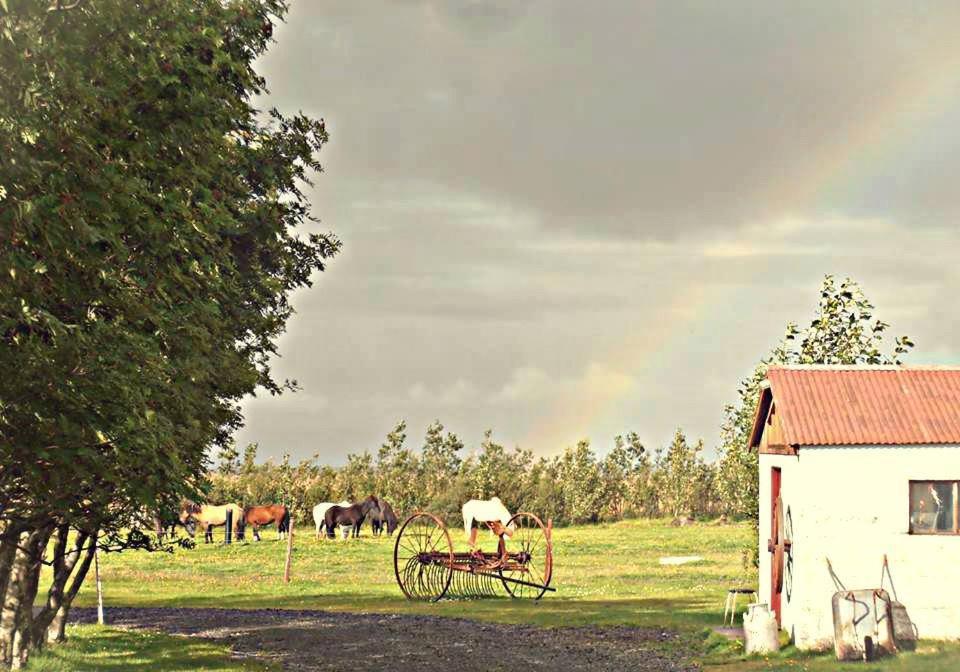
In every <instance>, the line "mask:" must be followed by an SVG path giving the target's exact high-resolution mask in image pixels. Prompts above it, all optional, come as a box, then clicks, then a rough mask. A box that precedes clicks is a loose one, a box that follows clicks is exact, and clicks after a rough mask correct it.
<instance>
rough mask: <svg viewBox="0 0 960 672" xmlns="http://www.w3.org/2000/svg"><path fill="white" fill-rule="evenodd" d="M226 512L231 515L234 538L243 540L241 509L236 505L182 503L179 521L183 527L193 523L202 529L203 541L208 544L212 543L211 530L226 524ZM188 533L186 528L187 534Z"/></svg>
mask: <svg viewBox="0 0 960 672" xmlns="http://www.w3.org/2000/svg"><path fill="white" fill-rule="evenodd" d="M227 511H231V512H232V513H233V536H234V538H235V539H243V527H244V523H243V509H241V508H240V507H239V506H238V505H236V504H223V505H221V506H214V505H212V504H196V503H194V502H184V504H183V508H182V509H181V510H180V517H179V521H180V524H181V525H183V526H184V527H186V526H187V525H188V523H190V522H193V523H196V525H199V526H200V527H201V528H203V541H204V542H205V543H208V544H209V543H212V542H213V528H215V527H220V526H221V525H226V524H227ZM189 531H190V529H189V527H188V528H187V532H189ZM190 536H191V537H192V536H193V534H191V535H190Z"/></svg>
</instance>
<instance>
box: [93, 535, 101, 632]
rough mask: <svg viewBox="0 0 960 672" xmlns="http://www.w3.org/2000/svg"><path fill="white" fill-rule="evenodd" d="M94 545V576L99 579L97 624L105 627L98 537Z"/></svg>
mask: <svg viewBox="0 0 960 672" xmlns="http://www.w3.org/2000/svg"><path fill="white" fill-rule="evenodd" d="M93 543H94V544H97V546H94V548H93V575H94V577H96V579H97V623H99V624H100V625H103V585H102V584H101V583H100V546H99V540H98V539H97V537H96V536H94V538H93Z"/></svg>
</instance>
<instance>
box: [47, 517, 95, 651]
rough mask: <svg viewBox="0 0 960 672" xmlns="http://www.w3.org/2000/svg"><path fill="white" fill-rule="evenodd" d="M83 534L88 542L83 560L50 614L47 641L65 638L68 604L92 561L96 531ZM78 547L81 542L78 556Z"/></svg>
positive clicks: (81, 583) (75, 594)
mask: <svg viewBox="0 0 960 672" xmlns="http://www.w3.org/2000/svg"><path fill="white" fill-rule="evenodd" d="M83 534H86V535H87V541H88V542H89V544H88V545H87V548H86V549H85V550H83V551H82V552H83V560H81V561H80V565H79V566H78V567H77V571H76V572H75V573H74V575H73V580H72V581H71V582H70V588H69V590H66V591H65V592H64V593H63V595H62V597H61V599H60V606H59V607H57V610H56V612H54V613H53V615H52V616H51V620H50V624H49V625H48V626H47V641H48V642H62V641H64V640H66V638H67V636H66V627H67V616H68V615H69V614H70V605H71V604H73V598H75V597H76V596H77V593H78V592H80V586H82V585H83V580H84V578H86V576H87V572H88V571H89V570H90V565H91V564H92V563H93V556H94V553H95V552H96V549H97V531H94V532H92V533H86V532H84V533H83ZM80 547H81V544H78V545H77V549H78V557H79V552H80Z"/></svg>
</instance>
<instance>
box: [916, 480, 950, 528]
mask: <svg viewBox="0 0 960 672" xmlns="http://www.w3.org/2000/svg"><path fill="white" fill-rule="evenodd" d="M910 529H911V530H912V531H914V532H953V529H954V528H953V483H934V482H925V483H924V482H919V483H911V484H910Z"/></svg>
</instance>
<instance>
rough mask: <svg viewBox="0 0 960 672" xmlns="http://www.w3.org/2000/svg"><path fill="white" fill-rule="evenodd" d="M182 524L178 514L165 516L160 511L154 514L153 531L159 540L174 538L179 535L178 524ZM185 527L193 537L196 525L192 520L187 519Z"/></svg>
mask: <svg viewBox="0 0 960 672" xmlns="http://www.w3.org/2000/svg"><path fill="white" fill-rule="evenodd" d="M180 524H181V523H180V521H179V520H178V519H177V517H176V516H165V515H161V514H159V513H155V514H154V515H153V531H154V533H155V534H156V535H157V539H158V540H159V541H163V540H164V538H166V537H170V538H171V539H173V538H174V537H175V536H177V525H180ZM183 527H184V529H185V530H187V533H188V534H189V535H190V536H191V537H192V536H193V535H194V532H195V530H196V526H195V525H194V523H193V522H192V521H187V523H185V524H184V525H183Z"/></svg>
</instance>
